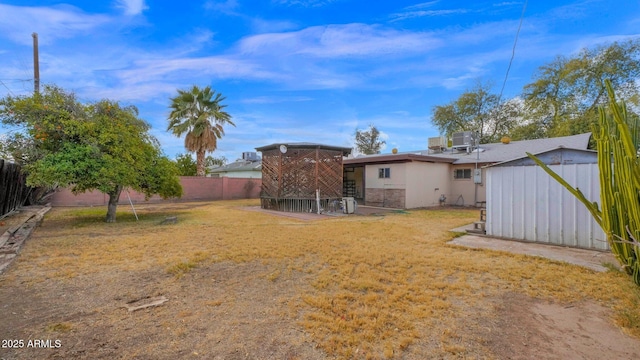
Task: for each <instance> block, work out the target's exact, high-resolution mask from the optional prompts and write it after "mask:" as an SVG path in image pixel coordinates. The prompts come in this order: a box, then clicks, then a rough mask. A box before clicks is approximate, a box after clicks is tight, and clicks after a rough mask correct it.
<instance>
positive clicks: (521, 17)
mask: <svg viewBox="0 0 640 360" xmlns="http://www.w3.org/2000/svg"><path fill="white" fill-rule="evenodd" d="M528 2H529V0H525V2H524V5H523V6H522V14H521V15H520V23H519V24H518V31H517V32H516V38H515V40H514V41H513V49H512V50H511V60H509V66H508V67H507V73H506V74H505V75H504V81H503V82H502V89H500V96H498V104H499V103H500V101H501V100H502V93H503V92H504V87H505V86H506V85H507V78H508V77H509V71H510V70H511V64H512V63H513V58H514V57H515V56H516V44H518V36H519V35H520V29H521V28H522V21H523V20H524V12H525V10H526V9H527V3H528Z"/></svg>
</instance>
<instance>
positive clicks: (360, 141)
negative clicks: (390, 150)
mask: <svg viewBox="0 0 640 360" xmlns="http://www.w3.org/2000/svg"><path fill="white" fill-rule="evenodd" d="M355 138H356V149H358V151H359V152H360V153H362V154H365V155H372V154H380V151H381V150H382V146H383V145H384V144H385V143H386V142H385V141H384V140H381V139H380V131H379V130H378V128H376V127H375V126H373V125H369V129H367V130H360V129H356V133H355Z"/></svg>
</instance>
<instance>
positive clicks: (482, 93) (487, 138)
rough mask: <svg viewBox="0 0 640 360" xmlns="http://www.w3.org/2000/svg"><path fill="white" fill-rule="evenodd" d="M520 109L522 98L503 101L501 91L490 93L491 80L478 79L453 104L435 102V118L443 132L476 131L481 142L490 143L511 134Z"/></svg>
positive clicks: (432, 120) (433, 121)
mask: <svg viewBox="0 0 640 360" xmlns="http://www.w3.org/2000/svg"><path fill="white" fill-rule="evenodd" d="M520 113H521V106H520V102H518V101H517V100H513V101H507V102H504V103H500V102H499V97H498V95H495V94H492V93H490V86H489V85H488V84H482V83H477V84H476V85H475V86H474V87H473V88H472V89H470V90H467V91H465V92H464V93H462V95H460V97H458V98H457V99H456V100H453V101H452V102H450V103H449V104H446V105H437V106H435V107H434V108H433V110H432V117H431V122H432V123H433V124H434V125H435V126H437V127H438V129H439V130H440V132H441V133H442V134H446V135H449V136H451V135H452V134H453V133H455V132H459V131H474V132H477V133H478V134H479V135H480V142H482V143H489V142H496V141H498V140H499V139H500V137H502V136H503V135H506V134H508V133H509V131H510V129H511V128H512V127H514V126H515V124H516V123H517V122H518V120H519V118H520Z"/></svg>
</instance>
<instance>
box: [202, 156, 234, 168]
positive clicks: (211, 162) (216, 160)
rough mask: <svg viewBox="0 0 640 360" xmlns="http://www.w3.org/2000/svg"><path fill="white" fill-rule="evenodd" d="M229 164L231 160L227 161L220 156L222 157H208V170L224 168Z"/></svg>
mask: <svg viewBox="0 0 640 360" xmlns="http://www.w3.org/2000/svg"><path fill="white" fill-rule="evenodd" d="M228 162H229V160H227V158H226V157H224V156H220V157H213V156H207V169H209V168H212V167H215V166H224V165H227V163H228Z"/></svg>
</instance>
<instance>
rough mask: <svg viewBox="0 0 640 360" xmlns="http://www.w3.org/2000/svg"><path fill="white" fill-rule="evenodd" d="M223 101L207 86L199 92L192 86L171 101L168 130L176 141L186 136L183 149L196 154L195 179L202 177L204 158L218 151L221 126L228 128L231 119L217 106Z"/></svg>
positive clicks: (222, 106) (222, 130)
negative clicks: (185, 134) (174, 136)
mask: <svg viewBox="0 0 640 360" xmlns="http://www.w3.org/2000/svg"><path fill="white" fill-rule="evenodd" d="M225 99H226V98H225V97H223V96H222V94H220V93H216V91H215V90H211V86H207V87H205V88H204V89H200V88H199V87H198V86H196V85H194V86H193V87H192V88H191V90H178V95H177V96H176V97H174V98H171V105H170V108H171V113H170V114H169V127H167V131H171V132H172V133H173V134H174V135H176V136H178V137H180V136H182V134H184V133H187V136H186V137H185V139H184V146H185V148H186V149H187V150H188V151H191V152H195V153H196V163H197V172H196V175H197V176H204V175H205V155H206V153H207V151H209V152H211V151H214V150H215V149H217V148H218V139H220V138H222V135H224V128H223V125H226V124H231V125H233V126H236V125H235V124H234V123H233V122H232V121H231V115H229V114H227V113H226V112H224V111H223V110H222V109H224V108H225V107H226V105H222V104H221V102H222V101H223V100H225Z"/></svg>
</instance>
